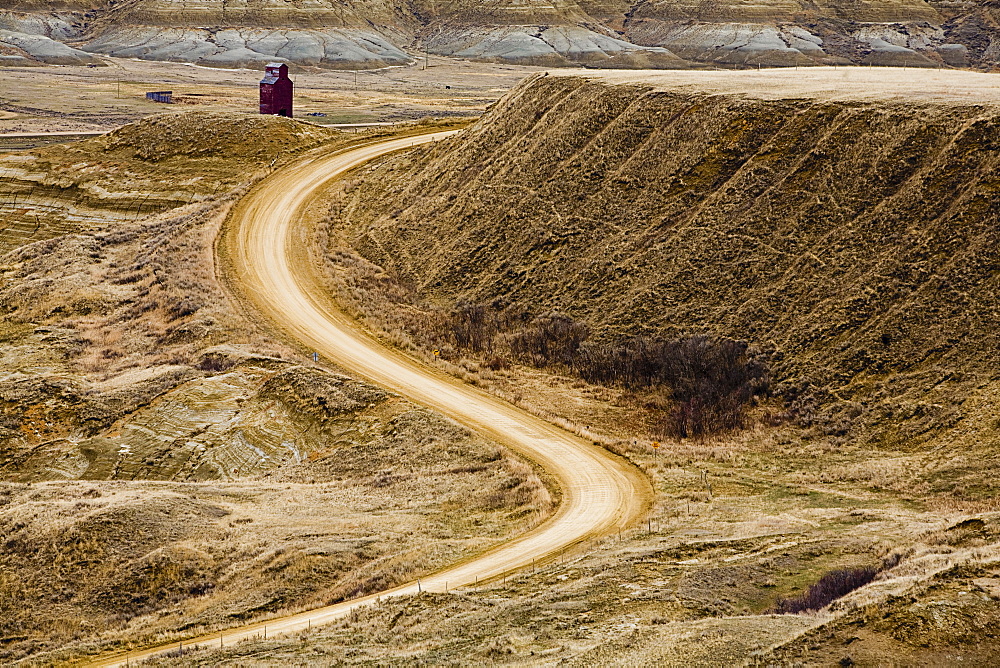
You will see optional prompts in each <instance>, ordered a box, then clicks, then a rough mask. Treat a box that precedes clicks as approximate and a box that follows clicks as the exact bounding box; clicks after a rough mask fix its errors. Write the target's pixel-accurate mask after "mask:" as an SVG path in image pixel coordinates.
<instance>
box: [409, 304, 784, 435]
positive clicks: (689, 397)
mask: <svg viewBox="0 0 1000 668" xmlns="http://www.w3.org/2000/svg"><path fill="white" fill-rule="evenodd" d="M401 324H402V325H403V326H404V327H405V328H406V329H407V330H408V333H409V334H410V336H411V337H412V338H413V339H415V340H417V341H418V342H420V344H421V345H423V346H426V347H428V348H433V349H434V350H436V351H437V354H438V355H439V356H441V357H443V358H444V359H446V360H451V361H456V360H457V359H459V358H460V357H461V356H462V355H464V354H475V355H479V356H481V357H485V358H486V361H485V363H484V366H485V367H486V368H489V369H491V370H499V369H503V368H505V367H507V366H509V365H510V364H511V363H519V364H525V365H529V366H533V367H536V368H541V369H553V370H556V371H559V372H563V373H570V374H573V375H576V376H578V377H579V378H581V379H583V380H585V381H587V382H590V383H595V384H601V385H606V386H617V387H622V388H625V389H627V390H630V391H633V392H635V391H641V390H647V389H650V388H663V389H665V390H666V396H667V400H666V403H665V404H664V405H663V406H657V408H660V409H661V410H662V412H663V418H662V423H661V427H660V434H658V435H660V436H663V437H674V438H687V437H692V438H703V437H705V436H708V435H710V434H715V433H721V432H726V431H732V430H735V429H740V428H742V427H744V426H745V422H746V414H747V408H748V407H750V406H752V405H753V402H754V401H755V399H756V398H757V397H759V396H762V395H766V394H767V393H768V391H769V387H770V374H769V371H768V366H767V363H766V359H765V356H764V355H762V354H761V353H759V352H758V351H755V350H753V349H751V348H750V346H749V345H748V344H747V343H746V342H743V341H735V340H732V339H727V338H723V337H715V336H707V335H696V336H691V337H687V338H682V339H677V340H662V339H655V338H651V337H634V338H630V339H626V340H622V341H613V342H602V343H596V342H592V341H590V340H589V339H590V334H591V333H590V330H589V328H588V327H587V326H586V324H584V323H581V322H577V321H575V320H573V319H572V318H571V317H569V316H567V315H564V314H561V313H547V314H544V315H541V316H532V315H530V314H527V313H519V312H515V311H512V310H511V309H503V308H495V307H490V306H486V305H482V304H471V303H468V302H460V303H458V304H457V305H456V306H455V307H454V308H453V309H451V310H450V311H445V310H443V309H437V310H433V311H431V312H430V313H428V314H427V315H426V317H425V318H424V319H423V320H421V321H417V320H413V319H411V320H408V321H405V322H403V323H401Z"/></svg>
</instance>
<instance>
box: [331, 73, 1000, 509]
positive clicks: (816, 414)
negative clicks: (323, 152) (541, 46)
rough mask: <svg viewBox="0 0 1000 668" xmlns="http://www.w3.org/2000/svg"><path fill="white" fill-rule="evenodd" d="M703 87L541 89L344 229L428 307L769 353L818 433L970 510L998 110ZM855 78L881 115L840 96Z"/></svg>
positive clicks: (988, 372)
mask: <svg viewBox="0 0 1000 668" xmlns="http://www.w3.org/2000/svg"><path fill="white" fill-rule="evenodd" d="M612 76H615V75H612ZM671 76H677V77H678V78H677V80H676V81H674V82H673V84H671V83H670V82H669V80H670V77H671ZM700 76H703V75H691V76H688V77H681V75H679V74H678V75H664V77H663V79H661V80H659V81H658V84H657V85H656V86H655V87H654V86H652V85H642V84H639V83H634V84H624V83H623V84H622V85H608V84H606V83H603V82H602V81H600V80H599V79H594V78H581V77H570V76H559V77H552V76H550V77H544V78H538V79H535V80H534V81H532V82H530V83H528V84H525V85H523V86H521V87H520V88H518V89H516V90H515V91H514V92H512V93H511V94H510V95H509V96H508V97H507V98H505V99H504V100H502V101H501V102H499V103H498V104H497V105H496V106H495V107H494V108H493V109H492V111H491V112H490V113H488V114H487V115H486V116H485V117H484V118H483V119H482V120H481V121H480V122H479V123H478V124H477V125H475V126H474V127H473V128H472V129H471V130H470V131H469V132H467V133H466V134H465V135H463V136H462V137H461V138H459V139H455V140H453V141H451V142H449V143H448V144H446V145H444V146H438V147H435V148H428V149H424V150H421V151H419V152H415V153H413V154H410V155H407V156H402V157H399V158H397V159H395V160H393V161H391V162H390V164H389V165H388V166H386V167H385V168H383V169H382V170H381V171H380V172H378V174H377V176H378V177H379V178H375V176H376V175H375V174H369V175H368V176H366V178H365V179H363V181H362V182H361V185H359V186H358V187H357V189H356V190H354V191H353V193H351V195H350V196H349V197H348V198H347V199H346V202H345V204H344V206H343V207H341V208H340V209H339V211H340V214H339V215H335V219H338V218H340V219H341V220H346V222H347V223H349V228H348V229H349V230H352V232H350V234H353V235H354V236H353V243H354V246H355V247H356V248H357V249H358V250H359V251H360V253H361V254H362V255H364V256H365V257H366V258H367V259H369V260H371V261H372V262H374V263H376V264H378V265H381V266H383V267H385V268H387V269H388V270H389V271H390V273H391V274H394V275H395V276H396V277H397V278H398V279H399V280H400V281H401V282H402V283H403V284H405V285H410V286H412V287H413V288H414V289H415V290H416V291H417V293H419V294H420V295H422V296H423V297H424V298H426V299H430V300H432V301H437V302H443V303H446V304H453V303H456V302H458V301H460V300H464V301H467V302H471V303H477V304H485V305H488V306H491V307H497V306H509V305H513V306H514V307H515V308H516V309H519V310H526V311H529V312H531V313H534V314H536V315H537V314H543V313H546V312H549V311H552V310H558V311H561V312H563V313H566V314H568V315H570V316H571V317H573V318H576V319H579V320H583V321H585V322H586V324H587V325H589V326H590V328H591V329H592V331H594V332H595V334H596V337H597V338H600V339H603V340H615V339H623V338H628V337H632V336H636V335H650V336H655V337H663V338H675V337H682V336H688V335H694V334H700V333H711V334H716V335H721V336H725V337H731V338H735V339H742V340H747V341H749V342H750V343H751V344H753V345H755V346H758V347H760V348H763V349H770V350H773V351H774V355H773V361H772V364H773V371H774V374H775V380H776V381H777V383H778V389H779V391H780V392H781V393H782V394H783V396H784V397H785V400H786V402H787V405H788V407H789V408H790V410H791V411H792V414H793V415H794V416H795V417H796V419H797V420H798V421H799V423H800V424H803V425H806V426H810V425H812V427H811V429H812V431H811V432H810V433H811V435H812V436H822V437H823V438H824V439H827V440H828V441H829V442H831V443H833V444H839V447H849V446H850V445H851V444H856V443H865V444H867V445H868V446H871V447H876V448H884V449H888V450H899V451H907V452H911V453H919V452H925V453H927V454H926V456H925V457H923V459H921V466H923V467H924V469H925V470H924V471H923V472H922V473H920V474H917V473H915V472H912V473H908V474H907V475H906V476H905V477H906V478H907V479H908V480H912V477H914V476H917V477H920V478H922V479H923V480H924V483H923V485H924V486H923V487H922V488H921V489H925V490H926V491H939V492H948V493H957V494H959V495H967V496H969V497H970V498H980V496H981V495H983V494H985V490H986V489H987V488H990V487H991V485H992V483H989V482H983V481H982V479H981V477H980V475H979V473H978V469H979V467H980V466H982V465H983V464H984V463H986V464H988V465H990V466H993V465H994V464H995V457H996V447H995V445H996V443H997V432H998V427H1000V425H998V423H997V410H996V407H995V404H994V399H993V398H992V397H993V393H994V392H995V391H996V388H997V386H998V382H1000V380H998V375H997V362H998V349H1000V312H998V310H997V307H996V304H997V301H996V294H997V288H998V268H1000V264H998V260H997V257H996V248H997V245H998V241H1000V239H998V236H1000V233H998V227H997V210H998V209H997V197H998V195H997V193H998V187H1000V177H998V172H997V167H998V161H1000V108H998V107H997V106H996V105H995V103H991V104H989V105H973V104H961V103H953V102H935V101H933V100H934V93H933V91H932V92H928V93H927V94H923V95H918V94H915V93H913V92H912V91H911V92H907V91H906V83H907V81H906V80H905V78H904V80H895V81H893V80H890V79H889V78H888V77H886V78H885V81H882V82H881V83H879V81H875V82H866V83H863V82H853V83H852V82H850V81H844V80H842V78H841V77H839V75H838V74H837V73H836V71H835V70H828V71H826V74H822V73H818V74H816V77H817V79H816V80H815V81H813V82H812V83H813V84H814V89H815V90H822V91H824V92H823V93H820V94H815V95H814V96H813V98H812V99H808V98H798V97H797V98H796V99H782V95H781V93H782V89H780V88H779V87H777V86H772V88H771V89H770V90H769V89H768V88H767V87H766V86H765V87H762V88H761V89H760V90H759V92H758V93H754V92H753V90H752V89H753V88H754V86H753V84H752V82H749V85H746V84H747V82H746V81H745V77H744V79H743V80H742V81H744V84H740V86H739V88H740V89H739V91H737V85H736V83H735V82H737V81H738V79H736V78H735V76H738V75H729V74H723V73H718V74H717V76H716V77H715V78H713V79H711V81H709V82H707V83H704V84H701V88H702V90H700V91H699V90H698V84H695V85H694V86H693V87H692V85H691V84H692V83H693V80H694V79H695V78H697V77H700ZM866 76H873V77H876V78H877V77H879V76H882V75H879V74H872V75H866ZM969 76H974V75H969ZM727 77H729V79H727ZM789 77H791V74H789ZM641 78H642V77H635V80H639V79H641ZM615 80H616V81H623V80H624V75H623V76H619V77H618V78H617V79H615ZM762 81H763V80H762ZM772 81H773V80H772ZM914 81H915V80H914ZM727 82H728V83H727ZM862 83H863V85H864V86H865V87H866V89H867V90H871V89H872V86H877V87H881V88H882V89H883V90H884V91H886V92H885V93H884V95H883V97H884V98H885V99H883V100H882V101H879V100H871V99H869V100H861V99H850V100H845V99H838V96H837V94H836V93H837V92H838V91H839V93H840V95H841V96H843V95H849V96H850V95H854V93H852V91H857V90H858V86H859V85H861V84H862ZM981 83H984V84H985V83H989V82H988V81H986V80H983V81H982V82H981ZM685 84H686V85H687V87H685ZM955 84H956V85H958V86H961V84H962V82H961V81H955ZM727 86H728V87H729V92H726V88H727ZM925 87H926V88H928V90H930V89H931V88H933V86H932V85H929V84H928V83H927V82H925ZM709 90H710V91H711V92H709ZM788 90H791V89H788ZM788 90H785V93H786V94H787V92H788ZM764 97H775V98H778V99H767V100H766V99H762V98H764ZM854 97H855V98H856V97H857V96H856V95H854ZM907 97H908V98H909V100H910V101H909V102H905V101H903V100H905V99H907ZM925 449H926V450H925ZM932 450H933V451H934V453H933V454H930V452H931V451H932ZM973 453H975V454H974V456H973ZM967 457H968V458H967Z"/></svg>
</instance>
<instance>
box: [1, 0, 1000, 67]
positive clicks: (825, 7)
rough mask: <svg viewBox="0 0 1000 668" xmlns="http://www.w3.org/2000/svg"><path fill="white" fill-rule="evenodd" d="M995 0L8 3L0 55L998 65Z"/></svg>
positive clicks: (328, 63)
mask: <svg viewBox="0 0 1000 668" xmlns="http://www.w3.org/2000/svg"><path fill="white" fill-rule="evenodd" d="M998 39H1000V27H998V15H997V7H996V3H995V2H992V1H991V0H860V1H858V2H847V1H846V0H756V1H744V0H719V1H717V2H710V3H706V2H693V1H691V0H582V1H580V2H576V1H570V0H566V1H561V2H558V3H548V2H540V1H537V0H527V1H524V2H518V3H510V4H503V3H490V2H472V1H469V0H460V1H458V2H448V3H438V2H426V1H417V2H400V1H399V0H365V1H364V2H351V3H347V2H335V1H333V0H307V1H304V2H295V3H289V2H286V1H285V0H257V1H254V2H248V1H246V0H61V1H60V2H42V1H41V0H8V2H6V3H4V6H3V7H2V8H0V64H4V63H7V64H25V63H49V64H77V65H79V64H103V63H104V60H103V58H102V57H103V56H118V57H123V58H141V59H148V60H160V61H175V62H190V63H198V64H201V65H206V66H212V67H227V68H233V67H259V66H260V65H262V64H263V63H265V62H267V61H271V60H283V61H287V62H289V63H292V64H294V65H296V66H299V67H302V68H333V69H350V70H354V69H376V68H383V67H396V66H402V65H406V64H409V63H412V62H414V61H416V60H418V59H419V58H420V57H421V56H422V55H424V54H426V53H431V54H437V55H441V56H446V57H449V58H457V59H468V60H477V61H489V62H504V63H518V64H527V65H539V66H545V67H559V66H570V65H584V66H588V67H598V68H609V67H610V68H651V67H652V68H686V67H724V68H733V67H761V66H763V67H769V66H782V67H785V66H797V65H818V64H837V63H840V64H848V63H854V64H872V65H895V66H911V67H973V68H981V69H987V70H988V69H991V68H993V67H995V63H996V60H997V54H998V48H1000V42H998Z"/></svg>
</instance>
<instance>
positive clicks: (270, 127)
mask: <svg viewBox="0 0 1000 668" xmlns="http://www.w3.org/2000/svg"><path fill="white" fill-rule="evenodd" d="M335 134H336V131H333V130H329V129H325V128H320V127H317V126H315V125H309V124H306V123H301V122H299V121H295V120H292V119H290V118H280V117H277V116H258V115H249V114H248V115H242V114H227V113H221V112H207V113H206V112H198V111H188V112H181V113H177V114H164V115H160V116H153V117H151V118H147V119H145V120H141V121H139V122H137V123H132V124H130V125H126V126H125V127H123V128H121V129H119V130H116V131H114V132H112V133H111V134H110V135H108V136H107V139H106V142H107V143H106V146H107V150H109V151H119V150H124V151H130V152H131V153H132V155H134V156H135V157H137V158H139V159H141V160H146V161H150V162H158V161H161V160H165V159H167V158H174V157H178V156H187V157H214V158H231V159H255V160H268V159H272V158H274V157H275V156H277V155H278V154H280V153H284V152H292V151H296V150H298V149H301V148H302V147H303V146H309V145H313V144H315V143H317V142H318V141H321V140H323V139H328V138H329V137H331V136H332V135H335Z"/></svg>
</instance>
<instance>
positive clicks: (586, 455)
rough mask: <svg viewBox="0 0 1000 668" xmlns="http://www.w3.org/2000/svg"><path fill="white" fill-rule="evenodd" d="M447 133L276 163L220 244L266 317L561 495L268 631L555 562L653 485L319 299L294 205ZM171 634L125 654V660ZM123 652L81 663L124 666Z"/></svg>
mask: <svg viewBox="0 0 1000 668" xmlns="http://www.w3.org/2000/svg"><path fill="white" fill-rule="evenodd" d="M451 134H454V133H453V132H441V133H435V134H429V135H421V136H418V137H407V138H403V139H393V140H389V141H385V142H381V143H377V144H370V145H366V146H362V147H359V148H353V149H350V150H347V151H343V152H339V153H334V154H329V155H324V156H321V157H314V158H309V159H305V160H303V161H301V162H298V163H296V164H294V165H292V166H290V167H288V168H285V169H282V170H280V171H279V172H276V173H275V174H274V175H272V176H270V177H269V178H267V179H266V180H265V181H263V182H262V183H261V184H260V185H259V186H258V187H257V188H255V189H254V190H253V191H251V192H250V194H249V195H247V196H246V197H245V198H244V199H243V200H242V201H241V202H240V203H239V204H238V205H237V206H236V208H235V209H234V211H233V214H232V216H231V218H230V222H229V223H228V227H227V231H226V233H225V236H224V237H223V241H222V248H223V252H224V255H225V258H226V260H227V263H228V266H229V278H230V280H231V282H232V284H233V285H235V286H236V287H237V289H238V290H240V291H241V292H242V293H243V296H244V297H245V299H246V300H247V301H248V302H250V303H251V304H253V305H254V306H255V307H256V308H257V309H258V310H259V311H260V312H261V313H262V314H263V315H264V316H265V317H266V318H267V319H268V320H270V321H271V322H272V323H274V325H276V326H277V327H279V328H280V329H282V330H284V331H285V332H286V333H288V334H289V335H291V336H292V337H294V338H295V339H296V340H298V341H299V342H301V343H302V344H304V345H305V346H308V347H309V349H311V350H316V351H318V352H319V353H320V355H322V356H323V357H325V358H327V359H329V360H333V361H335V362H336V363H337V364H338V365H340V366H341V367H342V368H344V369H346V370H347V371H349V372H350V373H352V374H355V375H357V376H359V377H362V378H366V379H368V380H370V381H372V382H374V383H376V384H378V385H381V386H383V387H386V388H388V389H390V390H392V391H394V392H397V393H399V394H400V395H402V396H404V397H406V398H408V399H410V400H411V401H413V402H415V403H418V404H422V405H424V406H428V407H430V408H432V409H433V410H435V411H437V412H439V413H442V414H444V415H447V416H449V417H450V418H452V419H453V420H455V421H456V422H459V423H461V424H463V425H465V426H467V427H469V428H470V429H473V430H475V431H477V432H479V433H481V434H483V435H485V436H486V437H487V438H490V439H492V440H494V441H497V442H499V443H502V444H503V445H504V446H506V447H508V448H510V449H511V450H513V451H515V452H518V453H520V454H521V455H523V456H524V457H526V458H528V459H530V460H532V461H534V462H535V463H536V464H538V465H539V466H541V467H542V468H543V469H544V470H545V471H546V472H547V473H548V474H549V475H550V476H551V477H552V479H553V480H554V481H555V482H556V484H557V485H558V486H559V488H560V492H561V503H560V505H559V507H558V509H557V510H556V512H555V513H554V514H553V516H552V517H550V518H549V519H548V520H547V521H546V522H544V523H542V524H541V525H539V526H538V527H536V528H535V529H533V530H532V531H529V532H527V533H525V534H523V535H521V536H519V537H517V538H515V539H513V540H511V541H508V542H506V543H504V544H502V545H499V546H497V547H494V548H492V549H490V550H488V551H486V552H484V553H482V554H479V555H477V556H475V557H472V558H469V559H467V560H465V561H463V562H461V563H458V564H455V565H452V566H449V567H447V568H445V569H443V570H441V571H438V572H437V573H434V574H431V575H428V576H427V577H425V578H422V579H421V580H420V582H419V584H418V583H417V582H411V583H408V584H405V585H402V586H400V587H396V588H395V589H391V590H389V591H385V592H381V593H380V594H378V595H371V596H367V597H364V598H359V599H354V600H351V601H347V602H344V603H340V604H337V605H331V606H328V607H324V608H318V609H315V610H310V611H308V612H304V613H300V614H296V615H291V616H288V617H283V618H279V619H271V620H268V621H267V622H266V627H267V635H269V636H270V635H273V634H280V633H290V632H294V631H300V630H303V629H306V628H308V627H311V626H317V625H320V624H324V623H327V622H330V621H333V620H335V619H338V618H340V617H343V616H344V615H346V614H348V613H349V612H350V611H351V610H353V609H354V608H356V607H358V606H363V605H370V604H372V603H375V602H376V600H377V599H378V598H380V597H382V598H384V597H386V596H403V595H409V594H416V593H418V590H422V591H445V588H446V586H447V588H448V589H455V588H459V587H463V586H467V585H472V584H474V583H476V582H480V583H481V582H484V581H488V580H491V579H495V578H498V577H500V576H502V575H504V574H507V573H511V572H513V571H517V570H519V569H522V568H525V567H530V566H531V565H532V564H538V563H543V562H545V561H547V560H551V559H554V558H555V557H557V556H558V555H559V554H560V553H562V552H563V551H565V550H566V549H568V548H570V547H572V546H574V545H576V544H579V543H581V542H582V541H585V540H588V539H590V538H593V537H597V536H602V535H607V534H610V533H615V532H617V531H618V530H620V529H621V528H624V527H626V526H628V525H630V524H632V523H633V522H634V521H635V520H637V519H638V518H639V517H640V516H641V515H642V514H643V513H644V512H645V511H646V510H647V508H648V505H649V503H650V501H651V499H652V489H651V487H650V484H649V481H648V479H647V478H646V477H645V476H644V475H643V474H642V473H641V472H640V471H639V470H638V469H636V468H635V467H634V466H632V465H631V464H629V463H628V462H626V461H625V460H623V459H622V458H620V457H617V456H615V455H613V454H611V453H609V452H608V451H607V450H604V449H603V448H599V447H597V446H595V445H593V444H592V443H590V442H588V441H585V440H583V439H581V438H578V437H576V436H574V435H572V434H570V433H568V432H566V431H564V430H562V429H559V428H558V427H555V426H553V425H551V424H549V423H548V422H545V421H544V420H542V419H540V418H537V417H534V416H532V415H530V414H528V413H526V412H524V411H522V410H521V409H519V408H516V407H514V406H512V405H510V404H508V403H505V402H503V401H501V400H500V399H498V398H496V397H494V396H493V395H490V394H487V393H486V392H484V391H482V390H479V389H477V388H475V387H472V386H470V385H466V384H464V383H462V382H461V381H458V380H456V379H454V378H452V377H450V376H448V375H445V374H443V373H442V372H439V371H437V370H435V369H432V368H430V367H427V366H425V365H423V364H421V363H419V362H417V361H415V360H412V359H410V358H408V357H406V356H405V355H403V354H402V353H400V352H398V351H396V350H393V349H390V348H387V347H386V346H384V345H382V344H381V343H379V342H378V341H377V340H375V339H374V338H373V337H372V336H371V335H370V334H369V333H368V332H366V331H365V330H364V329H363V328H362V327H361V326H359V325H358V324H357V323H356V322H354V321H353V320H351V319H350V318H349V317H347V316H346V315H344V314H343V313H341V312H340V311H339V310H338V309H337V307H336V305H335V304H334V303H333V302H332V300H330V299H329V298H327V297H326V296H325V294H324V293H325V291H324V289H323V288H322V287H321V281H320V280H319V278H318V276H317V273H316V272H315V271H314V269H313V267H312V265H311V263H310V262H309V261H308V250H307V249H306V248H304V244H303V243H299V242H297V239H298V238H300V235H301V234H302V231H301V230H297V228H296V223H297V222H298V221H299V220H300V218H301V216H300V212H302V211H303V210H304V208H305V207H306V205H307V204H308V202H309V201H310V199H311V198H312V197H314V196H315V195H316V194H317V192H318V191H319V190H320V189H321V188H322V187H323V186H324V185H325V184H326V183H327V182H329V181H330V180H331V179H334V178H336V177H338V176H340V175H342V174H343V173H344V172H346V171H348V170H351V169H353V168H355V167H357V166H359V165H361V164H363V163H365V162H367V161H369V160H371V159H373V158H376V157H379V156H381V155H385V154H387V153H391V152H394V151H399V150H403V149H406V148H409V147H411V146H413V145H416V144H422V143H426V142H430V141H436V140H443V139H445V138H446V137H448V136H449V135H451ZM264 626H265V623H259V624H251V625H248V626H243V627H239V628H234V629H230V630H229V631H226V632H224V633H222V634H221V635H220V634H215V635H212V636H203V637H200V638H193V639H190V640H187V641H185V642H184V645H185V646H187V647H191V646H193V645H198V646H201V645H207V644H212V645H214V646H219V645H220V644H222V645H229V644H232V643H235V642H237V641H239V640H243V639H245V638H249V637H255V636H258V635H261V634H263V631H264ZM177 648H178V644H177V643H172V644H170V645H162V646H158V647H152V648H148V649H145V650H141V651H136V652H130V653H129V654H128V657H127V658H128V659H129V660H131V661H135V660H138V659H142V658H146V657H149V656H152V655H154V654H158V653H161V652H165V651H168V650H176V649H177ZM125 661H126V655H124V654H121V655H117V656H113V657H107V658H105V659H102V660H98V661H95V662H93V663H91V664H90V665H95V666H119V665H124V664H125Z"/></svg>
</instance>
